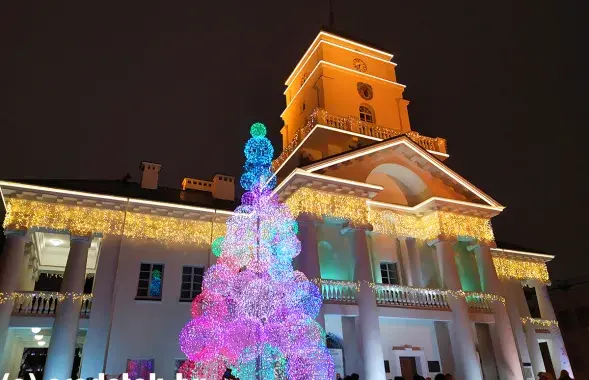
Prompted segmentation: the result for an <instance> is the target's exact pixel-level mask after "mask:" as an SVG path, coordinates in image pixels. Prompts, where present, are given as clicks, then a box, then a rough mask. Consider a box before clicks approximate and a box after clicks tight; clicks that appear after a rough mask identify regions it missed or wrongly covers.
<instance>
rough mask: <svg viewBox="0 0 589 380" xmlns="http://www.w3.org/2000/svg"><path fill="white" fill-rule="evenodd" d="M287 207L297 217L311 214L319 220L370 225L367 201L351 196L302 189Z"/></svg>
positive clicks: (288, 201)
mask: <svg viewBox="0 0 589 380" xmlns="http://www.w3.org/2000/svg"><path fill="white" fill-rule="evenodd" d="M286 205H287V206H288V207H289V208H290V211H291V212H292V213H293V215H294V216H295V217H297V216H299V215H300V214H310V215H313V216H315V217H318V218H323V217H327V218H334V219H344V220H349V221H350V222H352V223H354V224H356V225H366V224H368V223H369V219H368V207H367V205H366V200H365V199H363V198H359V197H354V196H350V195H337V194H331V193H326V192H323V191H317V190H311V189H308V188H302V189H299V190H297V191H295V193H294V194H292V195H291V196H290V197H289V198H288V199H287V200H286Z"/></svg>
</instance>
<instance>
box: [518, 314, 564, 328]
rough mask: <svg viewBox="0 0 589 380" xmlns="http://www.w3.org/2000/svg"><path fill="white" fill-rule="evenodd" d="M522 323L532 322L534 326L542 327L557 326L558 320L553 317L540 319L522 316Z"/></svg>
mask: <svg viewBox="0 0 589 380" xmlns="http://www.w3.org/2000/svg"><path fill="white" fill-rule="evenodd" d="M521 320H522V323H523V324H524V325H525V324H528V323H529V324H533V325H535V326H539V327H544V328H555V327H556V328H557V327H558V321H557V320H554V319H540V318H532V317H522V319H521Z"/></svg>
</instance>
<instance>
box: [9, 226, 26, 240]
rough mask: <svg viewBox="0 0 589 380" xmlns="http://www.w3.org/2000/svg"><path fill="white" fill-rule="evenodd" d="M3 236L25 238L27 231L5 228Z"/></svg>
mask: <svg viewBox="0 0 589 380" xmlns="http://www.w3.org/2000/svg"><path fill="white" fill-rule="evenodd" d="M4 236H7V237H8V236H21V237H23V238H26V237H27V230H26V229H12V228H7V229H5V230H4Z"/></svg>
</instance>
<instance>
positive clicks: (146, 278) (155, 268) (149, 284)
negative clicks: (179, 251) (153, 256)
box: [135, 263, 164, 301]
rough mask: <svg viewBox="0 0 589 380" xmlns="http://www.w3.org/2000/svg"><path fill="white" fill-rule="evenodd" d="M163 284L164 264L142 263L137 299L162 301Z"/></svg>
mask: <svg viewBox="0 0 589 380" xmlns="http://www.w3.org/2000/svg"><path fill="white" fill-rule="evenodd" d="M163 283H164V264H150V263H141V267H140V269H139V282H138V284H137V296H136V297H135V299H141V300H154V301H159V300H161V299H162V286H163Z"/></svg>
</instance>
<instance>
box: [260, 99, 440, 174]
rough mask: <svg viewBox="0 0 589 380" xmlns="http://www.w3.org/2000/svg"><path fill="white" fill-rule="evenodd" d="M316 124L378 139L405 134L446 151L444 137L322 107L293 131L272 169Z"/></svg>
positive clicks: (279, 163) (277, 166) (284, 158)
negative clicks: (425, 134)
mask: <svg viewBox="0 0 589 380" xmlns="http://www.w3.org/2000/svg"><path fill="white" fill-rule="evenodd" d="M317 124H322V125H327V126H328V127H332V128H336V129H341V130H343V131H350V132H354V133H359V134H361V135H365V136H370V137H376V138H379V139H383V140H385V139H388V138H391V137H395V136H400V135H403V134H406V135H407V136H408V137H409V138H410V139H411V140H413V141H415V142H416V143H417V144H418V145H419V146H421V147H422V148H424V149H427V150H431V151H434V152H440V153H446V139H443V138H441V137H435V138H433V137H426V136H422V135H420V134H419V133H418V132H415V131H410V132H407V133H403V132H400V131H395V130H393V129H388V128H384V127H382V126H379V125H377V124H372V123H367V122H365V121H362V120H360V119H359V118H357V117H354V116H347V117H341V116H336V115H332V114H330V113H328V112H327V111H326V110H324V109H322V108H316V109H315V110H313V112H312V113H311V115H310V116H309V119H308V121H307V123H306V124H305V125H304V126H303V127H302V128H300V129H299V130H297V131H296V132H295V136H294V138H293V139H292V140H291V141H290V143H289V144H288V146H287V147H286V148H285V149H284V150H283V151H282V153H281V154H280V156H278V158H276V159H275V160H274V161H273V162H272V169H273V170H274V171H276V170H277V169H278V168H279V167H280V165H282V164H283V163H284V161H285V160H286V159H287V158H288V156H290V154H291V153H292V152H293V151H294V150H295V149H296V148H297V147H298V146H299V144H300V143H301V142H302V141H303V139H304V138H305V136H307V135H308V134H309V132H311V130H312V129H313V127H315V125H317Z"/></svg>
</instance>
